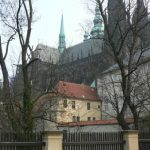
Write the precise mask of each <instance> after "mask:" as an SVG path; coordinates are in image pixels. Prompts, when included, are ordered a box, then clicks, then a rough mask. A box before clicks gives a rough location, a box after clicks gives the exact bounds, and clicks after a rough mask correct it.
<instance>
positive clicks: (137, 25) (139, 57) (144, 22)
mask: <svg viewBox="0 0 150 150" xmlns="http://www.w3.org/2000/svg"><path fill="white" fill-rule="evenodd" d="M95 2H96V5H97V6H98V7H99V10H100V13H101V16H102V18H103V23H104V27H105V36H104V42H105V48H104V50H105V51H107V53H108V55H109V58H111V59H113V61H114V63H116V64H117V66H118V69H119V72H120V75H121V78H120V91H121V93H122V95H121V96H122V98H121V99H122V101H123V104H122V107H121V108H119V109H118V112H117V116H116V118H117V120H118V122H119V124H120V125H121V127H122V128H123V129H129V126H128V124H127V123H126V122H125V112H126V111H127V108H128V107H129V109H130V111H131V113H132V116H133V119H134V127H135V129H138V118H139V117H138V116H139V114H138V110H137V106H136V104H135V103H134V102H133V97H132V80H133V74H134V72H135V71H136V70H137V68H139V66H141V65H142V64H143V63H144V62H145V61H147V59H145V58H143V57H144V56H145V55H144V54H145V53H148V51H149V48H147V46H148V43H149V39H148V32H149V23H150V21H149V19H148V16H149V13H148V11H147V10H148V9H147V8H148V3H149V0H146V3H145V4H146V5H145V4H144V2H143V1H142V0H141V1H139V0H137V2H136V1H134V0H133V1H131V0H126V1H125V2H123V1H122V0H115V1H113V2H112V1H111V0H108V5H106V3H107V1H105V0H95ZM143 35H144V36H143ZM114 92H115V91H114Z"/></svg>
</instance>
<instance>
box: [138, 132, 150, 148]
mask: <svg viewBox="0 0 150 150" xmlns="http://www.w3.org/2000/svg"><path fill="white" fill-rule="evenodd" d="M139 149H140V150H150V133H139Z"/></svg>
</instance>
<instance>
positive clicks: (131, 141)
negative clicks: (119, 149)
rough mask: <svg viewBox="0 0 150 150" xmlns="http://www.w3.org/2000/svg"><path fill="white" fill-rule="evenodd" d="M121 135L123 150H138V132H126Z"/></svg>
mask: <svg viewBox="0 0 150 150" xmlns="http://www.w3.org/2000/svg"><path fill="white" fill-rule="evenodd" d="M123 133H124V134H123V139H124V141H125V144H124V150H139V143H138V131H136V130H135V131H133V130H131V131H130V130H128V131H124V132H123Z"/></svg>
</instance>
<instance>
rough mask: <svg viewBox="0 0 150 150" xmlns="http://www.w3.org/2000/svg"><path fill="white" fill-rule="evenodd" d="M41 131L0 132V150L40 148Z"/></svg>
mask: <svg viewBox="0 0 150 150" xmlns="http://www.w3.org/2000/svg"><path fill="white" fill-rule="evenodd" d="M42 146H44V143H43V142H42V134H41V133H28V134H24V133H0V150H42Z"/></svg>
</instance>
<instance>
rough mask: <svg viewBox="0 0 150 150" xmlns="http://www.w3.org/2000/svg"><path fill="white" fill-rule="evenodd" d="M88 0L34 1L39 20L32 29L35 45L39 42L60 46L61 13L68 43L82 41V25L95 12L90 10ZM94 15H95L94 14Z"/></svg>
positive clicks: (32, 41)
mask: <svg viewBox="0 0 150 150" xmlns="http://www.w3.org/2000/svg"><path fill="white" fill-rule="evenodd" d="M86 1H87V0H53V1H52V0H36V1H35V3H34V7H35V15H36V18H37V22H35V23H34V26H33V29H32V40H31V43H33V45H34V47H35V45H37V43H43V44H47V45H49V46H54V47H57V46H58V35H59V31H60V21H61V14H62V13H63V15H64V28H65V35H66V42H67V45H69V46H70V45H74V44H76V43H79V42H82V40H83V36H82V35H81V26H80V24H84V22H85V21H86V20H87V19H89V18H91V19H92V16H93V14H91V12H88V9H87V4H86ZM93 17H94V16H93Z"/></svg>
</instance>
